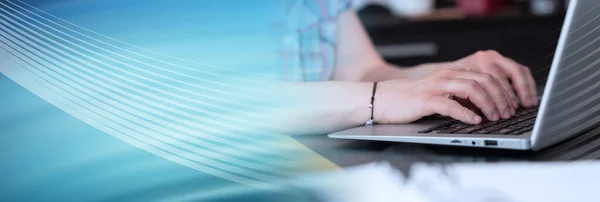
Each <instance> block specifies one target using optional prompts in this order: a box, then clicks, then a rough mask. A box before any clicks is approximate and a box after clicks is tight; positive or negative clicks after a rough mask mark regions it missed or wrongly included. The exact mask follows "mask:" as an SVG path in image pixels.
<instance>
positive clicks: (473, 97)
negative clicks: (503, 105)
mask: <svg viewBox="0 0 600 202" xmlns="http://www.w3.org/2000/svg"><path fill="white" fill-rule="evenodd" d="M441 90H442V91H444V92H445V93H450V94H452V95H454V96H456V97H459V98H463V99H469V100H470V101H471V102H472V103H473V104H475V106H477V107H478V108H479V109H481V111H482V112H483V114H485V116H486V117H487V118H488V119H489V120H492V121H497V120H498V119H500V113H499V112H498V111H497V110H496V105H495V104H494V102H493V101H492V99H491V98H490V96H489V95H488V94H487V92H485V90H483V87H481V85H480V84H479V83H477V81H474V80H466V79H451V80H448V81H445V82H444V84H443V85H442V86H441Z"/></svg>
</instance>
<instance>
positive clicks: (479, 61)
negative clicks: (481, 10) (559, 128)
mask: <svg viewBox="0 0 600 202" xmlns="http://www.w3.org/2000/svg"><path fill="white" fill-rule="evenodd" d="M448 64H450V66H451V68H452V69H464V70H470V71H475V72H480V73H487V74H490V75H492V76H494V77H495V78H496V79H497V80H498V81H499V82H500V85H501V86H502V89H503V90H504V93H505V94H507V96H509V97H510V100H511V105H512V107H513V108H517V107H518V105H517V102H516V96H515V93H514V92H515V91H516V92H517V94H518V96H519V100H520V102H521V105H522V106H523V107H533V106H537V103H538V100H537V89H536V84H535V80H534V79H533V76H532V75H531V72H530V70H529V68H527V67H526V66H523V65H521V64H519V63H517V62H515V61H514V60H512V59H510V58H506V57H504V56H502V55H500V54H499V53H498V52H496V51H479V52H477V53H475V54H473V55H471V56H468V57H465V58H463V59H460V60H458V61H455V62H452V63H448ZM511 84H512V85H511ZM513 89H514V90H513Z"/></svg>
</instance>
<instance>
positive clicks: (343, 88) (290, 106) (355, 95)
mask: <svg viewBox="0 0 600 202" xmlns="http://www.w3.org/2000/svg"><path fill="white" fill-rule="evenodd" d="M372 87H373V84H372V83H363V82H339V81H329V82H314V83H282V84H278V89H279V90H280V92H282V97H284V99H282V100H281V101H282V102H284V103H283V105H281V106H282V107H278V108H277V110H273V111H271V112H269V113H270V116H272V117H277V123H273V130H275V131H276V132H279V133H283V134H288V135H305V134H326V133H331V132H335V131H338V130H341V129H345V128H349V127H354V126H359V125H362V124H364V123H365V122H366V121H367V120H368V119H369V117H370V110H369V108H368V104H369V102H370V97H371V93H372ZM279 117H280V118H279Z"/></svg>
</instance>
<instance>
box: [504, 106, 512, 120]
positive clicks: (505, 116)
mask: <svg viewBox="0 0 600 202" xmlns="http://www.w3.org/2000/svg"><path fill="white" fill-rule="evenodd" d="M511 110H512V108H510V107H507V108H506V109H504V112H502V114H503V116H504V118H505V119H507V118H510V116H511V114H510V111H511Z"/></svg>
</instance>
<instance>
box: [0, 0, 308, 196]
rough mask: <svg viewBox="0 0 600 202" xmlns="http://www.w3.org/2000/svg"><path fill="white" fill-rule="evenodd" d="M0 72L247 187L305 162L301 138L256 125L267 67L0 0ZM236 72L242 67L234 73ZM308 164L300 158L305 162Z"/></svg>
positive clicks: (119, 134) (173, 157)
mask: <svg viewBox="0 0 600 202" xmlns="http://www.w3.org/2000/svg"><path fill="white" fill-rule="evenodd" d="M0 48H1V49H2V50H3V51H2V52H0V55H2V56H3V57H4V58H7V59H9V60H10V61H12V62H13V63H11V64H12V65H11V64H9V63H7V62H4V65H2V66H0V72H1V73H2V74H4V75H6V76H7V77H8V78H10V79H11V80H13V81H15V82H16V83H18V84H19V85H21V86H23V87H24V88H26V89H27V90H29V91H31V92H32V93H34V94H35V95H37V96H39V97H41V98H42V99H44V100H46V101H47V102H49V103H51V104H52V105H54V106H56V107H58V108H59V109H61V110H63V111H64V112H66V113H68V114H70V115H72V116H73V117H76V118H77V119H79V120H81V121H83V122H85V123H87V124H89V125H91V126H93V127H95V128H97V129H99V130H101V131H103V132H105V133H107V134H110V135H112V136H114V137H116V138H119V139H121V140H123V141H125V142H127V143H129V144H131V145H134V146H136V147H139V148H141V149H143V150H145V151H148V152H151V153H153V154H155V155H158V156H160V157H162V158H165V159H168V160H170V161H173V162H177V163H179V164H181V165H184V166H187V167H189V168H193V169H196V170H198V171H201V172H204V173H208V174H211V175H214V176H218V177H221V178H224V179H227V180H231V181H234V182H237V183H241V184H244V185H249V186H252V187H257V188H262V189H268V190H278V189H279V188H280V187H279V186H278V185H277V183H276V182H279V181H282V180H284V179H286V177H287V176H289V175H290V174H291V173H293V172H296V171H299V170H302V169H305V168H307V167H310V162H309V161H303V160H302V159H300V160H299V159H298V157H302V156H306V155H307V154H306V153H307V151H306V149H305V148H303V147H301V146H298V145H295V144H290V142H291V141H290V139H289V137H286V136H283V135H279V134H269V133H265V132H262V131H263V130H261V129H264V128H265V127H268V123H270V122H272V121H274V120H273V118H270V117H266V116H264V115H262V113H260V112H261V111H262V110H265V109H266V108H267V107H269V106H271V105H275V104H277V103H275V102H273V101H272V100H271V99H269V98H270V97H272V96H276V95H274V94H273V93H272V92H271V91H269V90H268V89H267V88H265V85H268V84H267V83H265V82H264V80H266V79H267V78H269V77H270V76H269V75H266V74H253V73H249V72H244V71H241V70H235V69H225V68H218V67H215V66H210V65H205V64H202V63H198V62H193V61H190V60H184V59H180V58H176V57H172V56H168V55H166V54H162V53H159V52H154V51H150V50H147V49H143V48H140V47H136V46H133V45H130V44H127V43H124V42H121V41H118V40H116V39H113V38H110V37H107V36H103V35H100V34H98V33H94V32H92V31H90V30H88V29H85V28H82V27H79V26H77V25H75V24H72V23H69V22H67V21H65V20H62V19H60V18H58V17H56V16H53V15H51V14H49V13H46V12H44V11H42V10H40V9H37V8H35V7H33V6H31V5H29V4H27V3H25V2H22V1H19V0H6V1H0ZM239 75H244V76H239ZM307 164H308V165H307Z"/></svg>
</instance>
